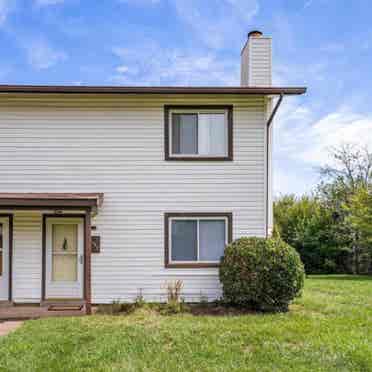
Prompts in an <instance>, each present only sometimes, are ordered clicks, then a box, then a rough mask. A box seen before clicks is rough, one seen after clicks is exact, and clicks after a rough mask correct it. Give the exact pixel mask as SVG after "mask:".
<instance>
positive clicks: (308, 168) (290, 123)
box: [274, 98, 372, 194]
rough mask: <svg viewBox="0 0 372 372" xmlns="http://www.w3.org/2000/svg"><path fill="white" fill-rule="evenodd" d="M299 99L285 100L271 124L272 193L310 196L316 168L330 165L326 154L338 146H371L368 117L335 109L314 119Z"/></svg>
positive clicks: (371, 121)
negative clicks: (272, 134)
mask: <svg viewBox="0 0 372 372" xmlns="http://www.w3.org/2000/svg"><path fill="white" fill-rule="evenodd" d="M300 100H301V98H300V99H296V98H287V99H285V100H284V101H283V105H282V107H281V108H280V110H279V111H278V116H277V118H276V119H275V123H274V192H275V194H278V193H289V192H294V193H304V192H310V191H311V190H312V189H313V188H314V186H315V185H316V184H317V183H318V181H319V167H320V166H322V165H325V164H332V158H331V157H330V150H331V149H332V148H334V147H337V146H340V145H342V144H355V145H357V146H360V147H363V146H366V145H367V146H372V115H371V114H361V113H357V112H355V111H354V110H353V109H352V107H346V106H342V107H338V108H336V109H335V110H334V111H333V112H330V113H327V114H324V115H323V116H321V117H316V116H315V113H314V112H313V111H312V110H311V109H310V108H308V107H306V106H303V105H302V106H301V105H299V102H301V101H300Z"/></svg>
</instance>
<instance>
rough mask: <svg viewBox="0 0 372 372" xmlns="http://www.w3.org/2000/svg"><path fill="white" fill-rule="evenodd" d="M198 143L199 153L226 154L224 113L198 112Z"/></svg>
mask: <svg viewBox="0 0 372 372" xmlns="http://www.w3.org/2000/svg"><path fill="white" fill-rule="evenodd" d="M198 137H199V139H198V144H199V154H200V155H226V154H227V125H226V120H225V114H200V115H199V133H198Z"/></svg>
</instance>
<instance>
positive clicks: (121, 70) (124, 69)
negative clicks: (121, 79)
mask: <svg viewBox="0 0 372 372" xmlns="http://www.w3.org/2000/svg"><path fill="white" fill-rule="evenodd" d="M116 71H117V72H118V73H119V74H125V73H126V72H128V71H129V67H128V66H125V65H122V66H118V67H116Z"/></svg>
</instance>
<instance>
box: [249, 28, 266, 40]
mask: <svg viewBox="0 0 372 372" xmlns="http://www.w3.org/2000/svg"><path fill="white" fill-rule="evenodd" d="M262 35H263V33H262V32H261V31H258V30H252V31H250V32H249V33H248V39H249V38H250V37H261V36H262Z"/></svg>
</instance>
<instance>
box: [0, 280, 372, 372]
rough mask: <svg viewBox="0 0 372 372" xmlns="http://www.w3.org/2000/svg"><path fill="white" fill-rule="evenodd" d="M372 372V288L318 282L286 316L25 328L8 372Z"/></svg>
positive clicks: (366, 283)
mask: <svg viewBox="0 0 372 372" xmlns="http://www.w3.org/2000/svg"><path fill="white" fill-rule="evenodd" d="M79 370H91V371H372V279H371V278H366V277H347V276H329V277H325V276H315V277H311V278H310V279H308V280H307V281H306V285H305V291H304V295H303V297H302V298H301V299H298V300H297V301H296V302H295V303H294V304H293V305H292V306H291V311H290V312H289V313H287V314H272V315H262V314H257V315H242V316H230V317H228V316H224V317H222V316H220V317H218V316H216V317H212V316H192V315H189V314H187V315H174V316H163V315H158V314H157V313H155V312H151V311H145V310H139V311H137V312H136V313H134V314H132V315H128V316H104V315H96V316H92V317H84V318H65V319H44V320H37V321H29V322H26V323H25V324H24V325H23V326H22V327H21V328H20V329H19V330H17V331H16V332H14V333H12V334H10V335H8V336H7V337H3V338H2V339H0V371H79Z"/></svg>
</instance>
